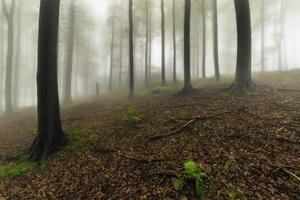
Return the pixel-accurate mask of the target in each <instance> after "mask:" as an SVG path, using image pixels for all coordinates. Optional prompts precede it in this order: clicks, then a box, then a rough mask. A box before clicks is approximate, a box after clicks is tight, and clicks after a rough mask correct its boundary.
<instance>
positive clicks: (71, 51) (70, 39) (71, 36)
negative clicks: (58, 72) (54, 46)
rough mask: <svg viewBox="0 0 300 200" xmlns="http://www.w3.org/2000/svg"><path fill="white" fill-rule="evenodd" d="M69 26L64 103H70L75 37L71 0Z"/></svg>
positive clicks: (73, 0)
mask: <svg viewBox="0 0 300 200" xmlns="http://www.w3.org/2000/svg"><path fill="white" fill-rule="evenodd" d="M69 10H70V11H69V13H70V25H69V34H68V35H69V37H68V52H67V66H66V71H65V84H64V95H63V96H64V103H70V102H71V101H72V75H73V55H74V35H75V12H76V10H75V0H71V5H70V9H69Z"/></svg>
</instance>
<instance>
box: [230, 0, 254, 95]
mask: <svg viewBox="0 0 300 200" xmlns="http://www.w3.org/2000/svg"><path fill="white" fill-rule="evenodd" d="M234 4H235V10H236V21H237V38H238V41H237V43H238V48H237V63H236V65H237V66H236V73H235V80H234V82H233V84H232V85H231V86H230V88H229V89H230V90H231V91H233V92H235V91H241V90H253V89H254V88H255V84H254V83H253V81H252V75H251V51H252V38H251V37H252V31H251V16H250V6H249V0H234Z"/></svg>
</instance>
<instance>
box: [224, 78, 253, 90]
mask: <svg viewBox="0 0 300 200" xmlns="http://www.w3.org/2000/svg"><path fill="white" fill-rule="evenodd" d="M256 88H257V87H256V84H255V83H254V82H252V81H251V82H250V83H247V84H243V85H239V84H237V83H236V82H234V83H232V84H231V85H230V86H229V87H228V88H226V89H225V90H223V91H222V92H230V93H241V92H249V91H250V92H253V91H255V89H256Z"/></svg>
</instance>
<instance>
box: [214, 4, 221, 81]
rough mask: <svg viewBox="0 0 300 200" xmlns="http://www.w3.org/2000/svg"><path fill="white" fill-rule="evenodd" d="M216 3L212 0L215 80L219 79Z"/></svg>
mask: <svg viewBox="0 0 300 200" xmlns="http://www.w3.org/2000/svg"><path fill="white" fill-rule="evenodd" d="M218 32H219V31H218V4H217V0H213V37H214V39H213V42H214V64H215V77H216V81H218V82H219V81H220V67H219V39H218Z"/></svg>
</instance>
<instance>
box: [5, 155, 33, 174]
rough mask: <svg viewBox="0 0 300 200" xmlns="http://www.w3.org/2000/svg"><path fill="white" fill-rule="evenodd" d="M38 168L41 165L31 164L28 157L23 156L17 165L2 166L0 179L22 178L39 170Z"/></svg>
mask: <svg viewBox="0 0 300 200" xmlns="http://www.w3.org/2000/svg"><path fill="white" fill-rule="evenodd" d="M38 166H39V164H37V163H32V162H29V161H28V159H27V157H26V156H23V157H21V158H20V159H19V160H18V161H17V162H15V163H12V164H6V165H0V178H12V177H16V176H21V175H23V174H25V173H27V172H29V171H31V170H33V169H35V168H37V167H38Z"/></svg>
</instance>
